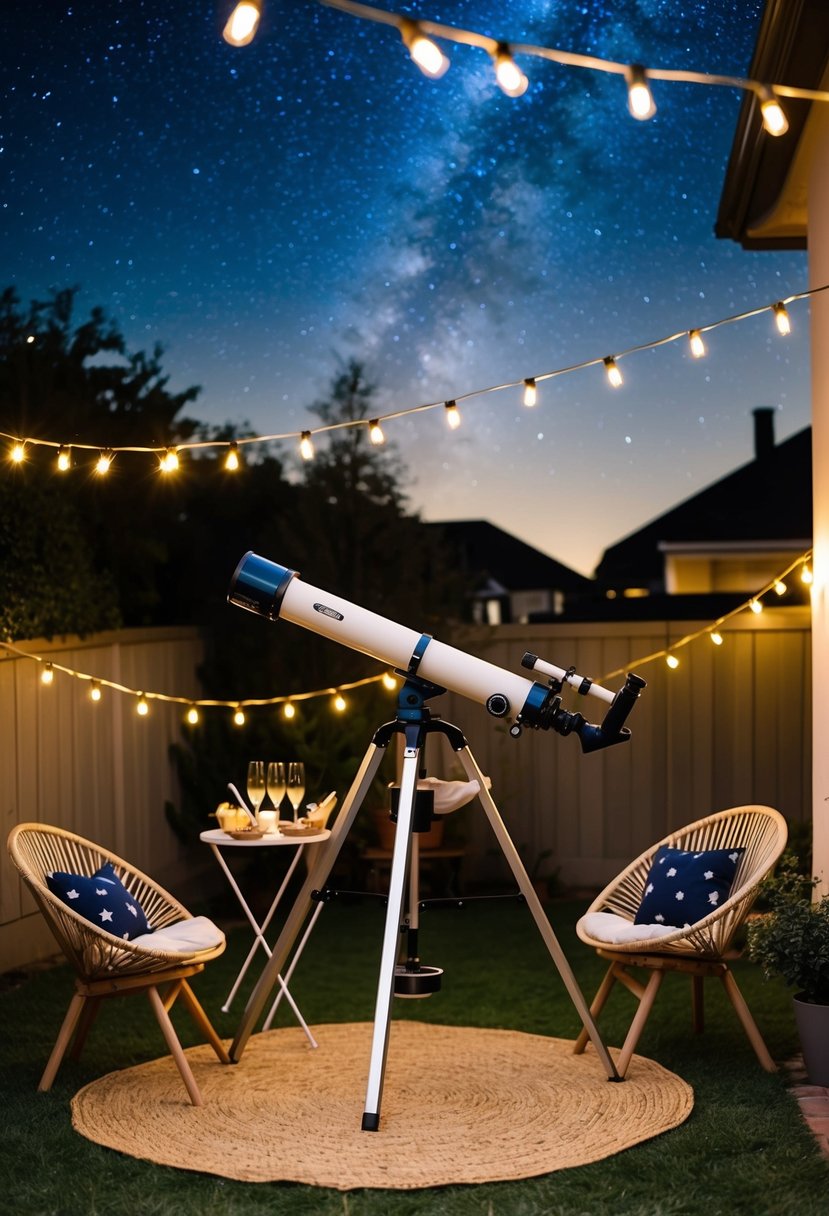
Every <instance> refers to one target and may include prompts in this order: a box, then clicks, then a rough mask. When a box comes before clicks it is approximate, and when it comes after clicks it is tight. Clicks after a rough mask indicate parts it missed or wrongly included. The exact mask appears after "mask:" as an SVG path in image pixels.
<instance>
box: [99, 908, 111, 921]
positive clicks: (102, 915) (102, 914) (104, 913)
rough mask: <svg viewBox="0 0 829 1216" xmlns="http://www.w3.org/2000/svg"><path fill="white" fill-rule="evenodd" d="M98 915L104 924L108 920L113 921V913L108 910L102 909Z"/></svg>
mask: <svg viewBox="0 0 829 1216" xmlns="http://www.w3.org/2000/svg"><path fill="white" fill-rule="evenodd" d="M98 915H99V916H100V918H101V922H102V923H104V922H105V921H108V920H112V913H111V912H109V911H107V909H106V908H101V911H100V912H99V913H98Z"/></svg>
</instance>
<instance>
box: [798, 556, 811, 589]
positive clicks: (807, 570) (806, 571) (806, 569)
mask: <svg viewBox="0 0 829 1216" xmlns="http://www.w3.org/2000/svg"><path fill="white" fill-rule="evenodd" d="M800 581H801V582H802V583H805V584H806V586H807V587H811V585H812V583H813V582H814V581H815V576H814V575H813V574H812V568H811V566H809V565H807V564H806V562H804V563H803V569H802V570H801V571H800Z"/></svg>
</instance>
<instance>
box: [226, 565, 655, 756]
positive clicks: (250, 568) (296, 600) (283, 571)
mask: <svg viewBox="0 0 829 1216" xmlns="http://www.w3.org/2000/svg"><path fill="white" fill-rule="evenodd" d="M227 598H228V601H229V602H230V603H231V604H235V605H236V606H237V607H239V608H245V609H247V610H248V611H250V612H255V613H256V614H257V615H258V616H263V617H265V618H266V619H267V620H269V621H275V620H284V621H292V622H293V623H294V624H295V625H301V626H302V627H303V628H305V629H309V630H311V632H312V633H316V634H319V635H320V636H321V637H325V638H330V639H331V640H332V641H334V642H339V643H341V645H343V646H349V647H350V648H351V649H352V650H357V651H359V652H361V653H362V654H366V655H369V656H371V657H372V658H374V659H378V660H379V661H380V662H381V663H385V664H388V665H389V666H391V667H393V668H394V669H395V671H397V672H398V673H399V674H400V675H402V676H404V677H412V678H414V677H416V678H417V679H419V680H425V681H428V682H429V683H430V684H432V685H433V686H434V687H435V691H440V692H443V691H445V690H447V689H449V690H451V691H452V692H456V693H459V694H460V695H461V696H464V697H468V698H469V699H470V700H471V701H476V702H478V703H479V704H480V705H483V706H484V707H485V708H486V710H487V712H488V713H490V714H492V716H493V717H495V718H502V719H511V726H510V734H511V735H512V736H513V737H514V738H517V737H518V736H519V735H520V734H521V733H522V731H523V729H524V727H529V728H531V729H533V730H553V731H555V732H556V733H557V734H560V735H569V734H571V733H572V734H576V735H578V738H579V741H580V743H581V747H582V751H583V752H585V753H586V752H595V751H599V750H601V749H602V748H605V747H610V746H612V745H613V744H614V743H624V742H626V741H627V740H628V739H629V738H630V730H629V729H628V728H627V727H626V726H625V720H626V719H627V717H628V714H629V713H630V711H631V710H632V709H633V706H634V705H635V704H636V701H637V699H638V697H639V693H640V691H641V690H642V689H643V688H644V687H645V681H644V680H643V679H641V677H639V676H637V675H634V674H632V673H628V675H627V677H626V679H625V683H624V684H623V686H622V687H621V688H620V689H619V690H618V691H617V692H615V693H614V692H612V691H610V690H609V689H607V688H603V687H602V686H601V685H599V684H596V683H594V682H593V681H592V680H590V679H588V678H587V677H585V676H581V675H578V674H577V673H576V671H575V669H574V668H568V669H565V668H561V667H556V666H554V665H553V664H551V663H546V662H544V661H543V660H541V659H539V658H538V657H537V656H536V655H533V654H525V655H524V657H523V659H522V665H523V666H524V667H525V668H528V669H529V670H531V671H537V672H539V673H540V674H542V675H546V676H547V677H548V681H547V683H541V682H540V681H537V680H536V681H533V680H528V679H526V678H525V677H524V676H520V675H515V674H513V673H512V672H509V671H505V670H504V669H503V668H501V667H497V666H496V665H495V664H494V663H488V662H486V661H485V660H483V659H479V658H476V657H475V656H473V655H469V654H466V653H465V652H464V651H462V650H458V649H456V648H455V647H453V646H448V645H447V644H446V643H444V642H439V641H438V640H437V639H436V638H433V637H432V636H431V635H430V634H428V633H418V632H417V630H415V629H409V628H407V627H406V626H405V625H399V624H397V623H396V622H394V621H390V620H389V619H388V618H387V617H383V616H379V615H378V614H377V613H375V612H370V611H369V610H367V609H365V608H361V607H359V606H358V605H357V604H352V603H350V602H349V601H348V600H344V599H341V598H340V597H339V596H337V595H332V594H331V593H330V592H328V591H322V590H320V588H319V587H312V586H311V585H310V584H309V583H306V582H303V580H302V579H301V578H300V576H299V574H298V573H297V572H296V571H295V570H289V569H288V568H287V567H285V566H280V565H278V564H277V563H276V562H272V561H269V560H268V559H267V558H264V557H260V556H259V555H258V554H256V553H253V552H249V553H246V554H245V556H244V557H243V558H242V560H241V561H240V562H239V565H238V566H237V567H236V571H235V573H234V575H233V578H232V580H231V584H230V590H229V591H228V597H227ZM565 684H566V685H568V686H569V687H571V688H574V689H575V690H576V692H577V693H579V694H580V695H581V696H588V695H590V696H594V697H597V698H598V699H599V700H602V701H604V702H605V703H609V708H608V710H607V713H606V714H605V717H604V719H603V720H602V722H601V724H599V725H594V724H592V723H590V722H588V721H587V720H586V719H585V718H584V716H583V715H582V714H580V713H573V712H570V711H568V710H565V709H563V708H562V705H561V696H560V695H559V694H560V693H561V691H562V689H563V687H564V685H565Z"/></svg>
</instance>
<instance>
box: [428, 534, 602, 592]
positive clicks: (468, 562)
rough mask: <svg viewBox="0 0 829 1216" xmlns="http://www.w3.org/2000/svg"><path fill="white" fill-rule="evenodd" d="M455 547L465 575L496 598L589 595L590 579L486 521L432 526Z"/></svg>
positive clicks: (591, 583) (591, 584)
mask: <svg viewBox="0 0 829 1216" xmlns="http://www.w3.org/2000/svg"><path fill="white" fill-rule="evenodd" d="M428 526H429V527H432V528H438V529H440V531H441V533H442V534H443V536H444V538H445V539H446V541H447V542H448V543H449V545H450V546H453V547H454V549H455V552H456V553H457V560H458V564H459V567H460V569H461V571H462V572H463V573H465V574H467V575H471V576H472V577H473V578H477V579H478V580H479V583H478V585H479V587H481V588H487V587H489V588H494V587H497V588H498V591H497V592H496V591H492V594H498V593H501V594H503V593H506V592H510V591H538V590H541V589H542V588H543V589H546V590H556V591H585V590H587V589H588V588H590V587H592V586H593V582H592V580H591V579H589V578H585V577H584V575H583V574H579V573H578V572H577V571H575V570H571V569H570V567H569V566H564V565H562V563H561V562H558V561H556V560H555V558H553V557H548V556H547V554H546V553H542V552H540V550H538V549H534V548H533V547H532V545H528V544H527V543H526V542H525V541H523V540H519V539H518V537H517V536H512V535H511V534H510V533H509V532H505V531H504V530H503V528H498V527H496V525H495V524H491V523H489V521H488V520H485V519H453V520H448V521H444V522H436V523H430V524H429V525H428Z"/></svg>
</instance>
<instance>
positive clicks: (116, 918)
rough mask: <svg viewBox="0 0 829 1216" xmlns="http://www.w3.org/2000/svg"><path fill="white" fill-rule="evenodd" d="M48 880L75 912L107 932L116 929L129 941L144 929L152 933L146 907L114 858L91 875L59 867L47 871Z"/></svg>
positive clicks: (49, 884)
mask: <svg viewBox="0 0 829 1216" xmlns="http://www.w3.org/2000/svg"><path fill="white" fill-rule="evenodd" d="M46 884H47V886H48V887H49V890H50V891H51V892H52V894H53V895H57V896H58V898H59V899H62V900H63V902H64V903H65V904H66V905H67V907H69V908H71V909H72V910H73V912H78V913H79V914H80V915H81V916H83V917H85V918H86V919H87V920H89V921H91V922H92V924H93V925H97V926H98V928H99V929H105V930H106V931H107V933H114V934H115V936H116V937H121V938H123V939H124V940H125V941H131V939H132V938H134V937H140V936H141V934H142V933H152V929H151V928H150V925H149V922H148V921H147V917H146V915H145V914H144V909H143V908H142V907H141V905H140V903H139V902H138V900H137V899H136V898H135V897H134V896H133V895H130V893H129V891H128V890H127V889H126V887H125V886H124V884H123V883H122V882H121V880H120V878H119V877H118V875H117V874H116V873H115V867H114V866H113V864H112V862H111V861H108V862H107V863H106V864H105V865H102V866H101V868H100V870H96V872H95V873H94V874H93V875H92V877H91V878H89V877H88V876H86V875H83V874H65V873H63V872H62V871H60V870H57V871H55V873H54V874H47V875H46Z"/></svg>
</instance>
